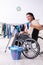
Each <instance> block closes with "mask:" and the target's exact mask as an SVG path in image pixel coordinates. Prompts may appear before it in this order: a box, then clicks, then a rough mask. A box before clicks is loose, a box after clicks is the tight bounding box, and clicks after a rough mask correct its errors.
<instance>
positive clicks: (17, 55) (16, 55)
mask: <svg viewBox="0 0 43 65" xmlns="http://www.w3.org/2000/svg"><path fill="white" fill-rule="evenodd" d="M10 50H11V56H12V58H13V60H19V59H21V52H22V47H18V46H12V47H10Z"/></svg>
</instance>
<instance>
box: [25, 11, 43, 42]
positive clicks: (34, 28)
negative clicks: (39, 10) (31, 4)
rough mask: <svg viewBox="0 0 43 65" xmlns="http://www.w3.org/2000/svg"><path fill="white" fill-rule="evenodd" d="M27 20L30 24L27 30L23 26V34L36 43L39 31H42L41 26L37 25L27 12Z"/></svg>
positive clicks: (42, 27) (31, 15) (32, 16)
mask: <svg viewBox="0 0 43 65" xmlns="http://www.w3.org/2000/svg"><path fill="white" fill-rule="evenodd" d="M26 18H27V20H28V21H29V22H30V27H29V29H26V25H25V32H26V33H28V34H31V35H32V38H33V39H35V40H36V41H37V38H38V33H39V30H42V29H43V26H42V25H40V24H39V22H38V21H37V20H35V17H34V15H33V14H32V13H30V12H28V13H27V14H26Z"/></svg>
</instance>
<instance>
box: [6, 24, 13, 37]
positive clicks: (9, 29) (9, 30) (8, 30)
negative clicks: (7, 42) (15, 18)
mask: <svg viewBox="0 0 43 65" xmlns="http://www.w3.org/2000/svg"><path fill="white" fill-rule="evenodd" d="M7 36H8V38H11V37H12V33H11V25H9V24H7Z"/></svg>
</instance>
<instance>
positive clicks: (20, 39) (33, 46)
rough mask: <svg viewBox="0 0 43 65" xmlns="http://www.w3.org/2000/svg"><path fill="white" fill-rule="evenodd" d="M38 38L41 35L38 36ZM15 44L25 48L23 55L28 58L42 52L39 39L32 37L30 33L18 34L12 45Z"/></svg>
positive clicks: (32, 57)
mask: <svg viewBox="0 0 43 65" xmlns="http://www.w3.org/2000/svg"><path fill="white" fill-rule="evenodd" d="M33 32H34V31H33ZM37 38H41V37H40V36H38V37H37ZM41 39H43V38H41ZM14 45H16V46H21V47H22V48H23V51H22V53H23V55H24V56H25V57H26V58H28V59H34V58H36V57H37V56H38V55H39V54H40V45H39V43H38V42H37V40H35V39H33V38H31V37H30V35H29V34H26V33H24V34H19V33H18V34H16V35H15V39H14V41H13V44H12V46H14Z"/></svg>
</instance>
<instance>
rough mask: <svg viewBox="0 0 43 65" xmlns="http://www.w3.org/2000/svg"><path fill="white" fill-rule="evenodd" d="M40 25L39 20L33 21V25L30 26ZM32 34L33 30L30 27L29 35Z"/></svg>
mask: <svg viewBox="0 0 43 65" xmlns="http://www.w3.org/2000/svg"><path fill="white" fill-rule="evenodd" d="M31 24H32V25H38V24H39V22H38V21H37V20H33V21H32V22H31V23H30V25H31ZM32 32H33V28H32V27H31V26H30V27H29V34H30V35H31V34H32Z"/></svg>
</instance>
